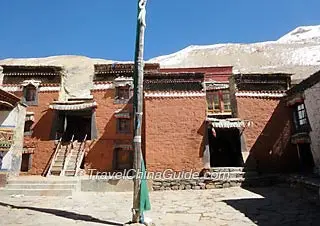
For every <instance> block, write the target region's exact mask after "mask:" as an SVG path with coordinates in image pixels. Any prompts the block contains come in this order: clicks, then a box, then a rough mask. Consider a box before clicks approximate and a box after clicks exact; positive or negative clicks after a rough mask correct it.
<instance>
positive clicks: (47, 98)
mask: <svg viewBox="0 0 320 226" xmlns="http://www.w3.org/2000/svg"><path fill="white" fill-rule="evenodd" d="M14 94H15V95H17V96H18V97H22V92H15V93H14ZM58 96H59V92H53V91H50V92H39V93H38V106H30V107H27V111H29V112H34V119H35V121H34V123H33V125H32V128H31V129H32V130H33V133H32V135H31V136H25V138H24V148H30V149H33V150H34V153H33V154H32V160H31V161H32V168H31V170H30V171H29V172H28V174H36V175H40V174H42V173H43V171H44V169H45V167H46V165H47V164H48V162H49V160H50V156H51V155H52V153H53V152H54V148H55V144H54V141H53V140H50V133H51V128H52V120H53V116H54V115H53V113H54V112H53V111H52V110H50V109H49V104H50V103H52V102H53V101H54V100H56V99H58Z"/></svg>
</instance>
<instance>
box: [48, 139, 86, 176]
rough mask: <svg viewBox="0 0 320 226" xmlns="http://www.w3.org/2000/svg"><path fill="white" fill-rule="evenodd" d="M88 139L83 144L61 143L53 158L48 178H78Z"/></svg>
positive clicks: (74, 142) (76, 142) (73, 142)
mask: <svg viewBox="0 0 320 226" xmlns="http://www.w3.org/2000/svg"><path fill="white" fill-rule="evenodd" d="M85 146H86V137H85V139H84V140H83V141H82V142H79V141H73V138H72V139H71V141H70V142H66V143H64V142H62V140H61V139H60V140H59V143H58V145H57V147H56V150H55V154H54V156H53V158H52V161H51V165H50V168H49V170H48V174H47V176H51V175H54V176H76V175H78V173H79V170H80V166H81V163H82V160H83V157H84V153H85V148H86V147H85Z"/></svg>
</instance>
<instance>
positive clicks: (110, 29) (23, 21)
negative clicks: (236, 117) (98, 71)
mask: <svg viewBox="0 0 320 226" xmlns="http://www.w3.org/2000/svg"><path fill="white" fill-rule="evenodd" d="M136 2H137V1H136V0H1V1H0V8H1V12H0V28H1V32H0V34H1V35H0V59H3V58H13V57H43V56H51V55H65V54H67V55H85V56H89V57H95V58H105V59H113V60H132V59H133V55H134V43H135V28H136V13H137V12H136ZM319 9H320V1H319V0H149V1H148V6H147V30H146V47H145V58H146V59H149V58H151V57H155V56H159V55H164V54H169V53H173V52H175V51H178V50H180V49H182V48H184V47H187V46H188V45H192V44H195V45H203V44H215V43H225V42H242V43H249V42H257V41H266V40H276V39H278V38H279V37H281V36H282V35H283V34H285V33H287V32H288V31H290V30H292V29H294V28H295V27H297V26H301V25H316V24H320V14H319Z"/></svg>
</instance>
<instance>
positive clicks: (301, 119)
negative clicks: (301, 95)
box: [297, 104, 307, 126]
mask: <svg viewBox="0 0 320 226" xmlns="http://www.w3.org/2000/svg"><path fill="white" fill-rule="evenodd" d="M297 112H298V123H299V126H303V125H306V124H307V114H306V110H305V107H304V104H300V105H298V106H297Z"/></svg>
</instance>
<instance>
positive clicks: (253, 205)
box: [0, 185, 320, 226]
mask: <svg viewBox="0 0 320 226" xmlns="http://www.w3.org/2000/svg"><path fill="white" fill-rule="evenodd" d="M150 197H151V204H152V210H151V211H149V212H147V214H146V215H147V216H148V217H150V218H152V219H153V222H154V223H155V224H156V225H157V226H159V225H164V226H168V225H170V226H171V225H172V226H173V225H178V226H179V225H185V226H189V225H190V226H191V225H192V226H198V225H237V226H238V225H320V207H319V206H318V205H316V204H315V203H312V202H310V201H309V200H308V199H306V198H301V197H300V193H299V192H298V190H296V189H291V188H288V187H287V186H279V185H278V186H273V187H264V188H252V189H250V190H246V189H243V188H239V187H235V188H225V189H214V190H184V191H160V192H152V193H150ZM131 204H132V193H130V192H129V193H128V192H125V193H111V192H109V193H75V194H74V195H73V196H72V197H23V196H22V197H21V196H13V197H1V201H0V225H30V226H31V225H32V226H37V225H46V226H51V225H55V226H57V225H79V226H80V225H122V224H123V223H125V222H127V221H128V220H130V216H131V212H130V208H131Z"/></svg>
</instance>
